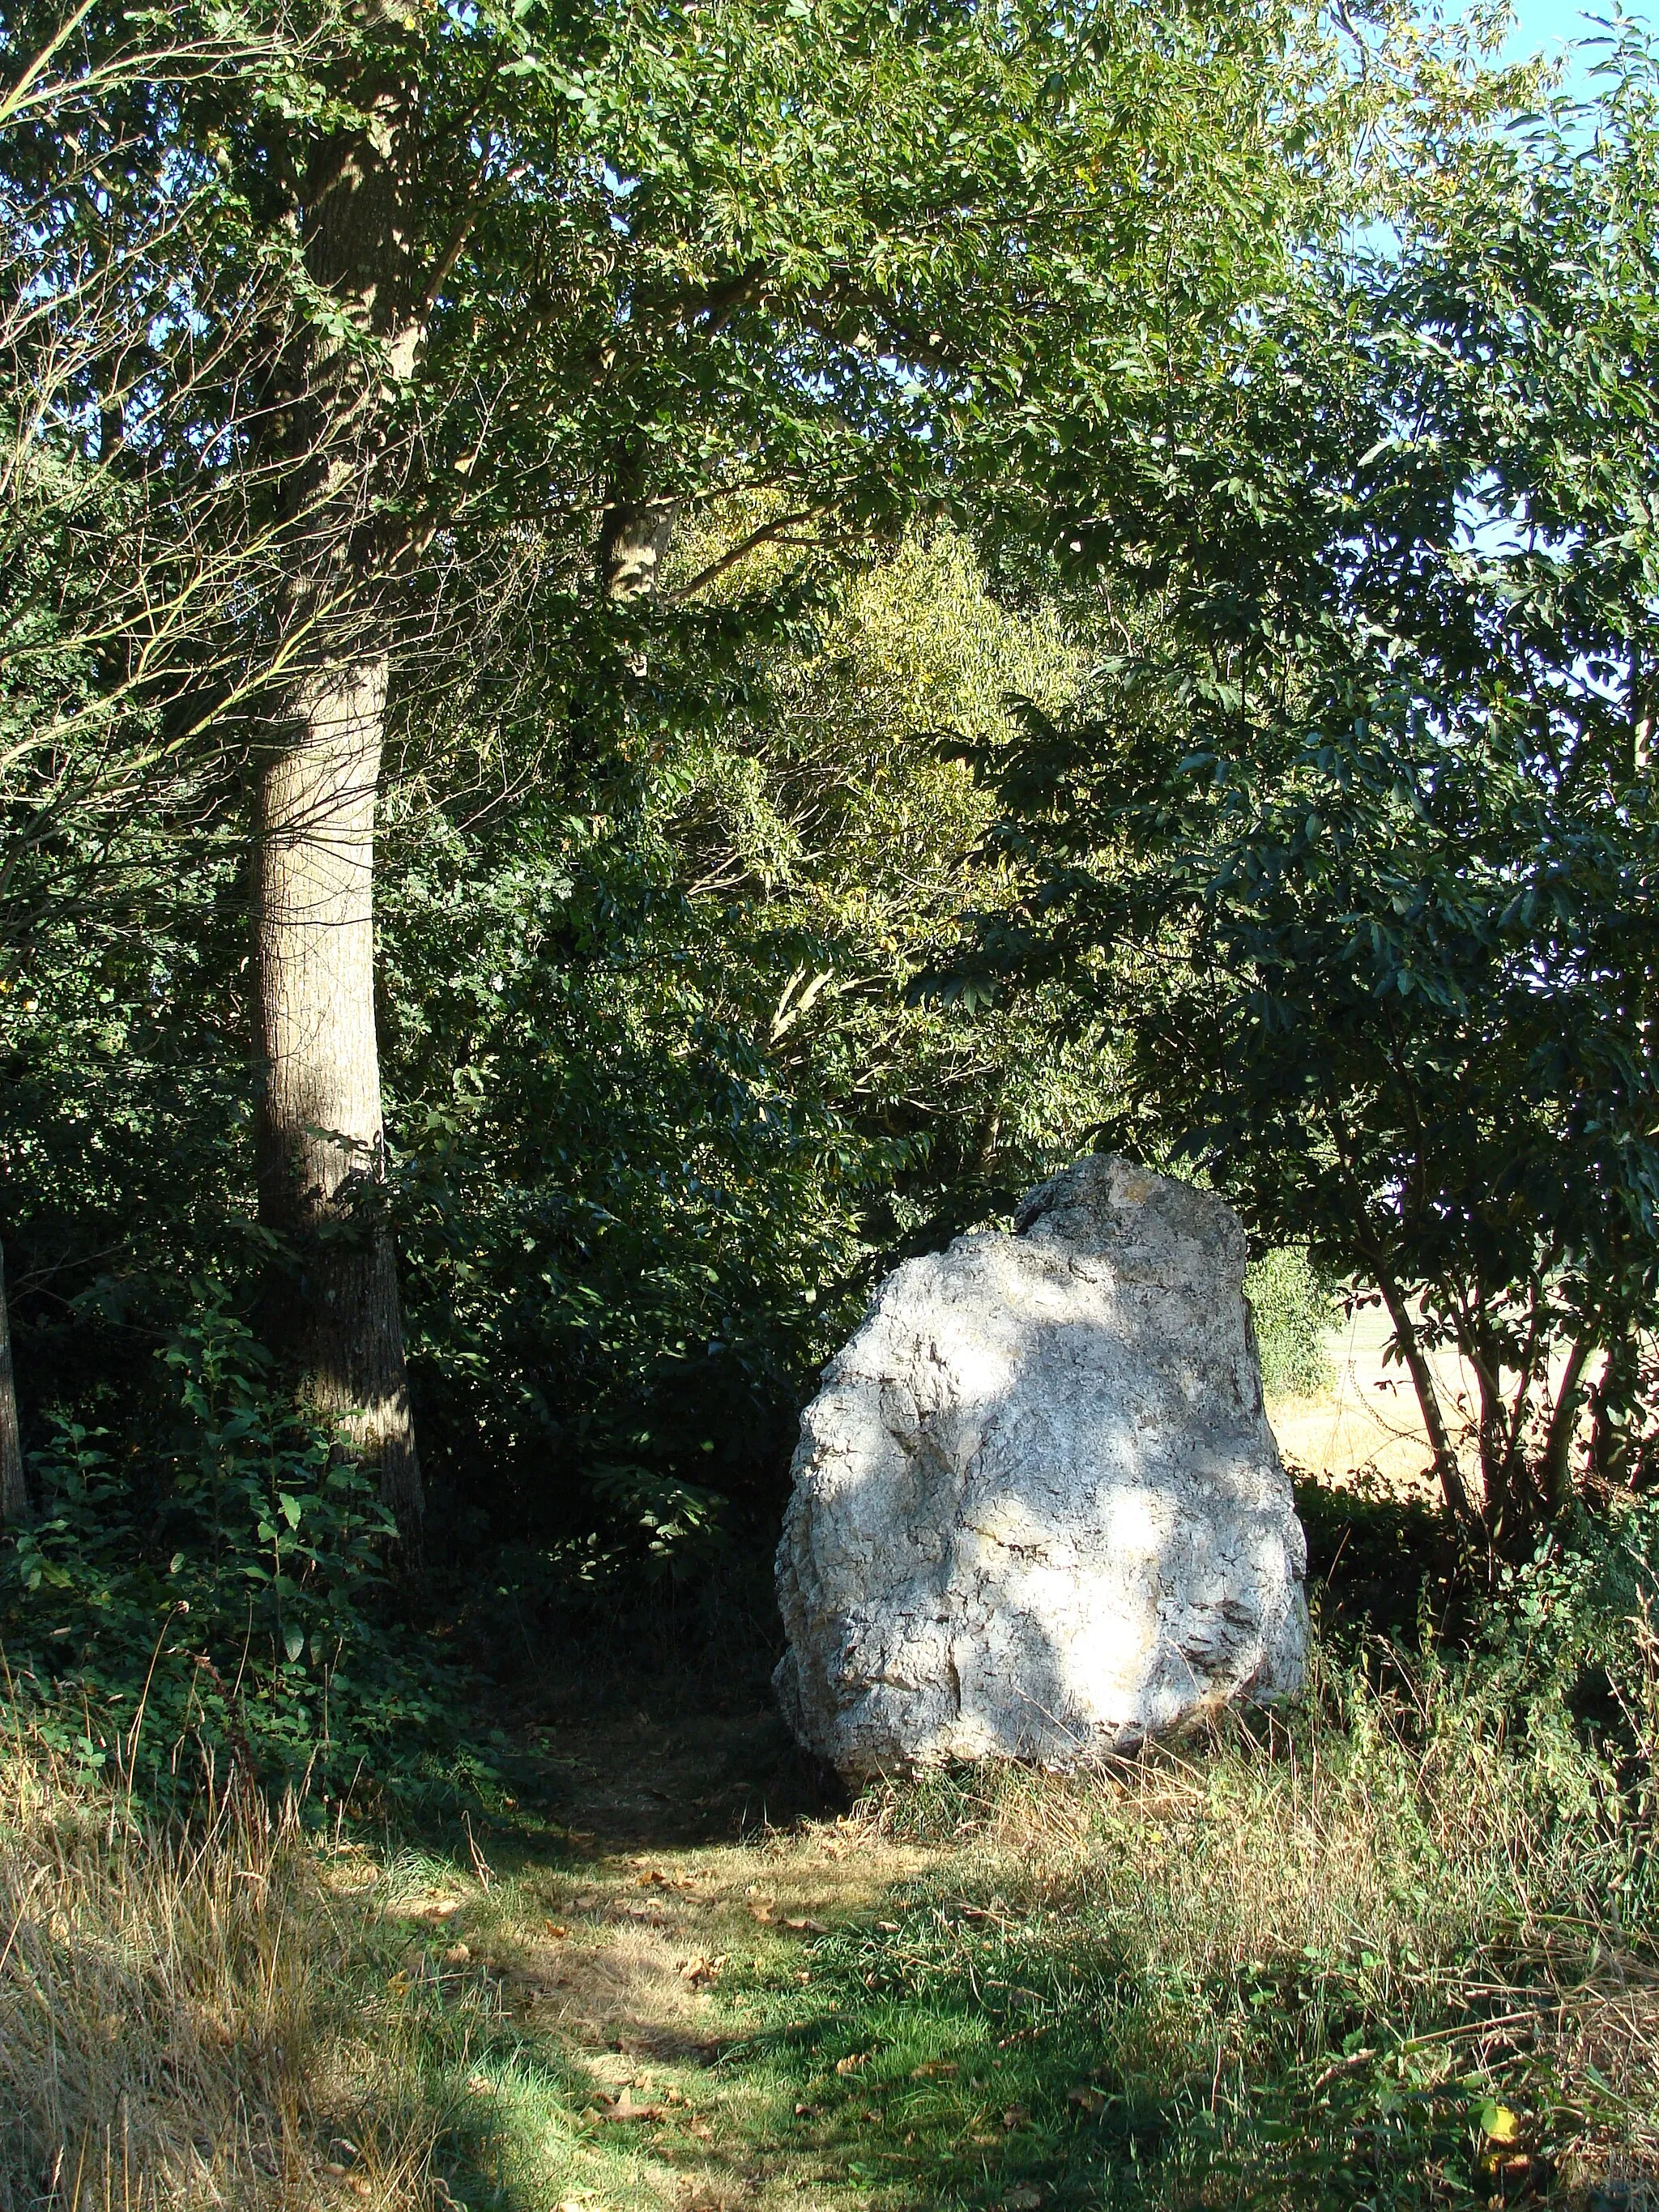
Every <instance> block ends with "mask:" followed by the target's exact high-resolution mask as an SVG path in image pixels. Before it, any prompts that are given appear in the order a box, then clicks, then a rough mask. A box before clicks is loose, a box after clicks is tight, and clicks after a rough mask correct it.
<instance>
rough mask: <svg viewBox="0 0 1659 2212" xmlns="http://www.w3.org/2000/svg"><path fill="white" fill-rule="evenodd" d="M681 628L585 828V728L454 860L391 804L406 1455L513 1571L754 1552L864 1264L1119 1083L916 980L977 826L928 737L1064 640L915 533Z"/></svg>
mask: <svg viewBox="0 0 1659 2212" xmlns="http://www.w3.org/2000/svg"><path fill="white" fill-rule="evenodd" d="M750 519H751V518H750V514H749V513H738V514H737V515H735V516H732V517H729V518H727V519H726V527H725V529H724V531H723V532H722V533H721V534H720V535H718V536H714V537H713V538H698V537H695V536H693V537H689V538H688V539H687V541H686V542H685V543H684V544H683V546H682V550H681V551H680V553H679V555H678V556H677V560H678V562H681V563H683V564H684V568H686V569H691V568H695V567H696V566H697V565H699V564H706V563H707V562H708V560H709V559H710V558H713V557H717V551H716V549H717V548H718V547H719V546H720V545H721V544H726V545H729V544H732V542H734V541H740V540H741V538H742V537H743V536H744V533H745V532H746V531H747V530H748V528H749V527H750ZM785 558H786V556H782V555H779V554H776V553H770V554H769V555H767V556H763V559H765V560H771V561H775V562H778V563H779V564H780V565H781V564H782V562H783V561H784V560H785ZM745 588H746V587H745ZM727 589H728V590H729V591H732V592H736V591H737V587H736V586H731V585H728V586H727ZM736 603H737V604H738V605H744V600H743V599H742V597H741V596H738V598H737V600H736ZM695 647H696V641H695V639H692V640H690V641H685V642H683V643H682V646H681V649H680V653H678V655H669V654H667V653H665V658H664V662H663V665H662V667H661V671H660V672H659V674H658V676H657V678H656V679H655V681H654V682H653V686H652V688H651V691H650V693H649V694H648V695H647V697H645V698H644V699H641V700H640V701H638V702H635V703H634V704H633V705H632V706H631V708H630V710H629V717H628V719H627V720H625V721H624V723H623V729H622V733H621V741H622V742H624V743H627V744H636V745H637V747H638V750H639V751H640V753H641V754H642V755H644V758H643V760H642V761H641V763H640V764H639V765H638V766H637V767H636V768H635V769H634V770H633V771H632V772H631V773H629V774H624V773H623V771H622V770H621V769H619V770H618V771H617V775H616V779H615V781H613V782H612V783H611V785H610V787H608V788H607V789H606V790H605V793H604V797H605V811H604V812H600V811H599V810H598V808H597V807H596V806H595V805H593V804H592V799H591V797H590V803H589V805H588V807H587V809H586V811H577V808H578V793H580V790H581V787H582V781H583V779H584V777H586V775H588V773H589V769H588V763H587V760H586V733H584V732H579V731H573V732H571V734H570V738H569V740H568V752H562V751H560V750H556V749H555V748H554V746H553V745H552V744H549V745H548V746H547V749H546V751H545V752H544V760H543V769H542V780H541V783H540V786H539V788H538V790H537V791H534V792H532V793H526V794H524V796H523V797H522V798H521V799H520V801H519V802H518V804H517V805H515V807H514V809H513V812H512V814H511V816H510V817H507V816H503V817H501V819H500V820H499V821H498V822H496V823H491V824H488V825H482V826H480V827H477V828H475V829H473V830H472V831H471V834H470V835H469V836H465V837H463V836H460V835H459V834H458V832H457V831H456V829H454V827H453V823H452V822H451V820H450V818H449V815H448V811H447V809H444V808H441V807H439V806H435V805H430V804H429V803H427V802H426V796H425V793H422V791H420V790H419V789H418V788H410V789H406V790H405V791H404V793H400V794H399V796H398V802H397V829H396V842H395V843H394V844H393V847H392V862H391V865H390V866H388V868H387V871H386V884H385V889H384V893H383V896H382V901H381V921H382V945H383V957H384V972H385V1000H384V1006H385V1015H384V1018H383V1032H382V1033H383V1037H384V1041H385V1044H386V1066H387V1074H388V1087H389V1090H390V1091H391V1094H392V1106H393V1111H394V1114H395V1117H396V1118H395V1122H394V1126H395V1127H397V1128H398V1132H399V1134H400V1136H401V1138H402V1141H403V1143H404V1147H405V1161H404V1168H403V1169H402V1170H400V1181H399V1186H398V1204H399V1206H400V1215H401V1227H402V1236H403V1241H404V1250H405V1253H406V1255H407V1257H408V1261H409V1268H408V1278H407V1294H406V1295H407V1305H408V1311H409V1317H410V1341H411V1346H412V1349H413V1352H414V1354H415V1358H416V1378H417V1389H418V1394H419V1395H418V1405H419V1413H420V1417H421V1420H422V1437H423V1440H424V1441H423V1446H422V1449H423V1451H424V1452H425V1454H426V1456H427V1460H428V1466H429V1468H431V1469H432V1470H433V1471H434V1472H435V1474H437V1476H438V1477H439V1479H440V1480H441V1481H443V1482H445V1483H447V1484H448V1485H453V1492H459V1495H460V1496H461V1497H462V1498H465V1500H466V1501H467V1503H468V1504H471V1506H472V1507H473V1508H474V1510H475V1512H476V1514H477V1522H476V1524H475V1525H476V1527H477V1533H478V1534H479V1537H480V1539H481V1540H487V1541H501V1539H503V1538H506V1539H508V1540H509V1541H525V1542H528V1543H530V1544H532V1545H533V1546H535V1547H537V1549H538V1552H539V1553H540V1554H541V1557H540V1559H539V1560H538V1562H537V1563H536V1564H535V1565H533V1566H532V1565H531V1563H530V1562H528V1561H526V1562H524V1563H523V1565H522V1570H521V1571H526V1572H529V1573H532V1574H536V1575H539V1576H540V1577H541V1578H542V1579H543V1580H546V1579H547V1578H548V1577H550V1576H554V1577H571V1576H574V1577H577V1578H579V1579H580V1580H581V1581H583V1582H584V1583H592V1581H594V1580H595V1579H600V1580H602V1579H603V1578H604V1577H605V1576H606V1575H608V1574H610V1573H611V1572H612V1571H616V1570H618V1569H622V1568H628V1569H630V1570H631V1569H632V1568H634V1567H635V1566H640V1565H642V1566H644V1567H645V1569H646V1570H647V1571H648V1572H651V1573H653V1574H658V1573H664V1572H670V1573H673V1574H675V1575H677V1576H679V1577H687V1576H696V1575H700V1574H702V1573H704V1572H706V1571H708V1569H709V1568H710V1567H711V1566H712V1565H715V1564H717V1563H718V1562H719V1561H720V1559H723V1558H725V1557H726V1556H729V1553H730V1548H731V1547H732V1544H733V1542H734V1541H736V1542H740V1543H741V1544H742V1545H744V1546H746V1547H751V1548H753V1549H754V1550H755V1551H757V1552H760V1551H763V1550H766V1549H769V1547H770V1543H771V1541H772V1530H773V1527H774V1525H775V1522H774V1518H773V1516H775V1511H776V1508H777V1504H778V1501H779V1498H780V1494H781V1482H782V1477H783V1474H784V1470H785V1468H786V1467H787V1460H788V1455H789V1449H790V1446H791V1443H792V1441H793V1426H794V1418H795V1413H796V1411H797V1409H798V1407H799V1402H800V1400H801V1398H802V1397H803V1396H804V1395H806V1394H807V1393H808V1392H809V1391H810V1389H811V1378H812V1376H813V1374H814V1373H815V1371H816V1370H817V1368H818V1367H820V1366H821V1365H822V1364H823V1361H824V1360H825V1359H826V1358H828V1357H829V1354H830V1353H831V1352H833V1351H834V1350H835V1349H836V1346H837V1345H838V1344H839V1343H840V1342H842V1340H844V1339H845V1337H846V1335H847V1334H848V1332H849V1331H850V1329H851V1328H852V1327H853V1326H854V1324H855V1323H856V1321H857V1319H858V1317H859V1315H860V1311H861V1310H862V1306H863V1303H864V1300H865V1298H866V1296H867V1295H868V1291H869V1289H870V1285H871V1283H872V1278H873V1277H874V1275H875V1274H876V1273H877V1272H878V1270H879V1269H880V1268H881V1267H884V1266H885V1265H890V1264H891V1262H892V1261H893V1260H894V1259H895V1258H896V1257H898V1256H901V1255H902V1254H903V1252H905V1251H906V1250H908V1249H924V1248H926V1247H927V1246H930V1245H933V1244H937V1243H942V1242H943V1241H945V1239H947V1238H948V1237H950V1236H951V1235H953V1234H954V1233H956V1231H957V1230H959V1229H961V1228H963V1227H964V1226H967V1225H969V1224H970V1223H972V1222H975V1221H977V1220H981V1219H984V1218H994V1217H995V1216H997V1215H999V1214H1006V1211H1007V1210H1008V1207H1009V1206H1010V1205H1011V1203H1012V1198H1013V1196H1014V1195H1015V1194H1017V1193H1018V1190H1019V1189H1020V1188H1024V1186H1025V1185H1026V1184H1029V1183H1030V1182H1032V1181H1035V1180H1037V1179H1040V1177H1041V1176H1042V1175H1043V1174H1045V1173H1047V1172H1048V1171H1049V1170H1050V1168H1051V1166H1052V1165H1053V1164H1055V1162H1056V1159H1057V1157H1060V1156H1064V1155H1065V1154H1066V1153H1068V1152H1070V1151H1072V1150H1073V1149H1074V1148H1075V1147H1076V1146H1078V1144H1079V1142H1080V1140H1081V1137H1082V1134H1083V1132H1084V1131H1085V1130H1086V1128H1087V1127H1088V1126H1089V1125H1090V1123H1091V1121H1094V1120H1095V1119H1097V1117H1098V1115H1099V1113H1100V1112H1101V1110H1102V1107H1103V1102H1104V1099H1105V1097H1106V1094H1107V1091H1108V1088H1109V1083H1110V1079H1111V1065H1110V1062H1109V1060H1108V1059H1106V1058H1105V1057H1103V1055H1102V1054H1101V1053H1100V1051H1099V1048H1098V1042H1097V1039H1096V1037H1095V1036H1093V1035H1092V1033H1091V1030H1090V1029H1089V1027H1088V1025H1087V1024H1084V1023H1077V1024H1070V1025H1066V1024H1064V1023H1063V1018H1062V1012H1061V1009H1060V1006H1058V1005H1057V1004H1050V1003H1032V1004H1030V1005H1023V1006H1018V1007H1012V1008H1007V1009H1002V1010H1000V1011H999V1012H997V1013H995V1014H994V1016H992V1017H991V1018H987V1019H986V1020H984V1021H981V1022H969V1020H968V1019H966V1018H964V1016H963V1013H962V1012H961V1010H960V1009H957V1008H953V1007H941V1006H937V1005H934V1006H920V1005H915V1004H912V1003H911V1002H910V1000H909V996H908V991H909V985H910V982H911V981H912V979H913V978H914V976H915V975H916V973H917V972H918V971H919V970H920V969H921V967H922V966H923V965H924V964H925V963H926V962H927V959H928V958H929V957H931V956H932V954H933V951H934V950H935V949H936V948H938V947H939V946H941V945H950V944H951V943H953V942H954V941H955V937H956V933H957V927H958V922H957V912H958V903H959V884H960V879H961V871H962V868H963V864H964V860H965V857H966V855H967V854H968V853H969V851H970V850H971V848H973V846H974V845H975V842H977V840H978V838H979V837H980V836H981V834H982V831H983V828H984V825H985V822H986V817H987V810H986V805H985V801H984V798H983V794H982V793H980V792H979V791H977V790H976V789H975V786H974V784H973V782H972V781H971V779H970V778H969V775H967V774H966V773H965V771H964V770H963V768H962V766H961V765H960V764H959V763H957V762H954V761H951V760H946V759H944V758H941V757H940V756H939V751H938V750H937V748H936V746H935V744H934V743H933V737H932V732H933V731H935V730H937V729H939V728H940V727H944V726H948V727H951V728H956V729H968V730H972V731H975V732H983V733H987V734H991V735H1003V734H1006V732H1007V731H1008V728H1009V725H1008V722H1007V720H1006V709H1005V707H1004V704H1003V693H1004V690H1005V689H1006V684H1007V682H1008V680H1009V679H1010V678H1013V679H1014V680H1016V681H1018V683H1019V684H1020V685H1021V688H1022V689H1024V690H1030V691H1034V692H1039V693H1041V694H1042V695H1044V696H1048V697H1050V698H1052V699H1053V700H1054V702H1055V703H1056V705H1058V704H1059V703H1060V702H1062V701H1063V700H1064V699H1065V697H1066V696H1067V695H1068V693H1069V690H1070V689H1071V687H1072V686H1073V684H1075V681H1076V673H1077V671H1076V656H1075V654H1074V653H1072V651H1071V650H1070V648H1069V647H1067V645H1066V641H1065V640H1064V637H1063V635H1061V634H1060V631H1059V629H1058V626H1057V625H1055V624H1053V623H1043V622H1041V621H1030V620H1026V621H1022V620H1020V619H1018V618H1017V617H1014V616H1013V615H1012V614H1011V613H1010V612H1008V611H1006V610H1005V609H1002V608H1000V607H999V606H997V605H995V604H994V602H993V601H992V600H991V599H989V598H988V596H987V593H986V592H985V590H984V586H983V584H982V580H981V576H980V574H979V571H978V568H977V566H976V564H975V562H974V561H973V559H972V556H971V555H970V553H969V550H968V549H967V548H966V547H965V546H964V544H963V543H962V541H961V540H960V539H957V538H951V537H949V536H946V535H943V534H941V535H938V536H936V537H934V538H932V539H931V540H928V541H927V542H921V541H918V540H915V539H912V540H909V541H907V542H906V543H905V544H902V546H901V547H900V548H899V549H898V550H897V551H896V553H895V554H893V555H891V556H887V557H883V558H881V559H878V560H874V561H872V562H870V563H868V564H867V565H866V566H865V567H864V568H861V569H860V570H859V571H857V572H855V573H854V574H850V575H849V576H848V578H847V579H846V580H844V582H843V583H842V586H841V587H840V588H839V589H837V590H836V591H835V592H829V591H828V590H825V591H823V592H820V594H819V595H818V597H817V600H816V602H815V605H814V607H813V610H812V619H811V622H810V623H807V622H805V621H802V622H801V623H799V624H791V625H789V626H787V627H785V628H784V629H781V632H778V633H775V634H770V635H769V634H767V633H764V632H762V633H760V634H756V633H754V632H753V631H752V630H746V631H745V635H744V641H743V646H742V650H741V652H740V653H738V652H735V651H734V650H733V649H732V647H731V645H730V644H729V642H728V643H726V644H725V645H720V646H716V645H708V644H705V647H704V649H703V650H702V652H701V653H698V652H696V649H695ZM589 789H590V793H591V785H590V787H589ZM453 1492H452V1494H453Z"/></svg>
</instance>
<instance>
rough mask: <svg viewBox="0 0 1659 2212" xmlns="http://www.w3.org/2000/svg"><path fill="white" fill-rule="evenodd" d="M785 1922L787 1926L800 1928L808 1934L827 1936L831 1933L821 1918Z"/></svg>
mask: <svg viewBox="0 0 1659 2212" xmlns="http://www.w3.org/2000/svg"><path fill="white" fill-rule="evenodd" d="M783 1924H784V1926H785V1927H786V1928H794V1929H799V1930H800V1931H801V1932H802V1933H803V1934H805V1935H807V1936H827V1935H828V1934H829V1929H827V1928H826V1927H825V1926H824V1924H823V1921H821V1920H786V1921H785V1922H784V1923H783Z"/></svg>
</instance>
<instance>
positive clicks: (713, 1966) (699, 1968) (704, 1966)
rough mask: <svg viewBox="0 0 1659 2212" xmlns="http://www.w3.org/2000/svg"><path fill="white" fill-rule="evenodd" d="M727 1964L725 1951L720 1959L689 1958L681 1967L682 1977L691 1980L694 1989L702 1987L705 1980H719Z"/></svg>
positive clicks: (683, 1979) (686, 1980)
mask: <svg viewBox="0 0 1659 2212" xmlns="http://www.w3.org/2000/svg"><path fill="white" fill-rule="evenodd" d="M725 1964H726V1954H725V1953H724V1952H722V1953H721V1954H720V1957H719V1958H718V1959H687V1960H684V1963H683V1964H682V1966H681V1967H680V1979H681V1980H682V1981H683V1982H690V1984H691V1986H692V1988H693V1989H694V1990H695V1989H700V1988H701V1987H702V1984H704V1983H705V1982H717V1981H718V1980H719V1979H720V1968H721V1967H722V1966H724V1965H725Z"/></svg>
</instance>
